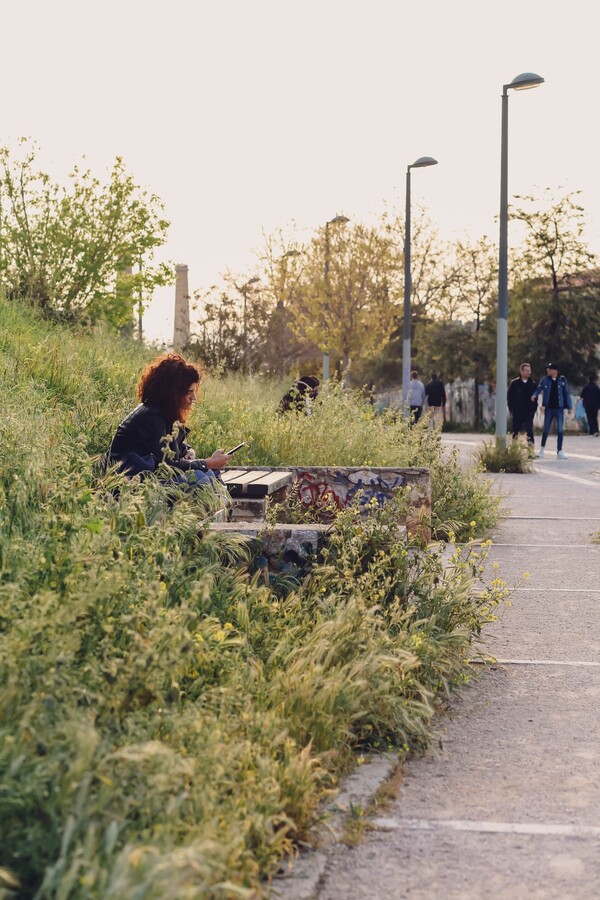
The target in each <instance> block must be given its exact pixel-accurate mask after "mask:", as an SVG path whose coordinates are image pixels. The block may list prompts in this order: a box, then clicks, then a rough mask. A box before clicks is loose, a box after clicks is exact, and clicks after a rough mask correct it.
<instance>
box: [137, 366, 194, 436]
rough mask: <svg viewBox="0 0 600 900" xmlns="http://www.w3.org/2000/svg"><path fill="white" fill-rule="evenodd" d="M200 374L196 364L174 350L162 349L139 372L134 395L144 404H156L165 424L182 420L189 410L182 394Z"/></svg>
mask: <svg viewBox="0 0 600 900" xmlns="http://www.w3.org/2000/svg"><path fill="white" fill-rule="evenodd" d="M201 377H202V373H201V372H200V369H199V368H198V366H196V365H194V364H193V363H189V362H186V360H185V359H184V358H183V357H182V356H179V354H178V353H165V354H164V355H163V356H159V357H157V359H155V360H153V361H152V362H151V363H149V364H148V365H147V366H146V368H145V369H144V371H143V372H142V377H141V378H140V383H139V384H138V389H137V393H138V397H139V399H140V400H141V401H142V403H146V404H147V405H148V406H157V407H158V408H159V409H160V410H161V411H162V412H163V413H164V416H165V418H166V420H167V424H168V425H169V426H172V425H173V422H175V421H178V422H183V423H185V420H186V418H187V415H188V412H189V410H187V409H184V408H183V398H184V397H185V395H186V394H187V392H188V391H189V389H190V387H191V386H192V385H193V384H198V383H199V381H200V379H201Z"/></svg>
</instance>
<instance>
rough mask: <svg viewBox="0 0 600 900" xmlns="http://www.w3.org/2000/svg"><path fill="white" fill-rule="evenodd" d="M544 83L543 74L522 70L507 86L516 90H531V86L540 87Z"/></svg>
mask: <svg viewBox="0 0 600 900" xmlns="http://www.w3.org/2000/svg"><path fill="white" fill-rule="evenodd" d="M543 83H544V79H543V78H542V76H541V75H536V74H535V72H522V73H521V74H520V75H517V76H516V78H513V80H512V81H511V83H510V84H507V85H506V87H509V88H513V89H514V90H515V91H529V90H531V88H536V87H539V86H540V84H543Z"/></svg>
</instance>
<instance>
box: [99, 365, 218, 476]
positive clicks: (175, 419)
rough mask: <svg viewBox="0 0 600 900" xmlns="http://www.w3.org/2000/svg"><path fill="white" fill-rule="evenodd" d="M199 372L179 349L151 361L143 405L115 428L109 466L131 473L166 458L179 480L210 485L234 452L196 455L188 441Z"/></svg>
mask: <svg viewBox="0 0 600 900" xmlns="http://www.w3.org/2000/svg"><path fill="white" fill-rule="evenodd" d="M199 384H200V371H199V370H198V368H197V367H196V366H194V365H192V364H191V363H188V362H186V361H185V360H184V359H183V357H181V356H179V355H178V354H177V353H168V354H165V355H164V356H159V357H158V358H157V359H155V360H154V361H153V362H151V363H150V364H149V365H148V366H147V367H146V369H145V370H144V372H143V373H142V377H141V379H140V383H139V384H138V389H137V394H138V397H139V399H140V401H141V403H140V404H139V406H136V408H135V409H134V410H133V411H132V412H130V413H129V415H128V416H126V417H125V418H124V419H123V421H122V422H121V423H120V425H119V426H118V428H117V431H116V433H115V436H114V438H113V439H112V442H111V445H110V448H109V449H108V451H107V453H106V454H105V465H106V467H108V466H110V465H115V464H117V463H118V464H119V467H118V471H119V472H122V473H124V474H125V475H127V476H128V477H133V476H134V475H141V476H142V477H143V476H144V475H146V474H148V473H149V472H154V470H155V469H156V468H157V466H158V465H159V463H161V462H166V463H167V464H168V465H169V466H170V467H171V468H172V469H173V470H174V479H173V480H174V481H175V482H178V483H180V484H211V483H214V480H215V478H218V475H219V469H221V468H222V467H223V466H225V465H227V463H228V462H229V460H230V459H231V456H230V455H228V454H227V453H225V452H224V451H223V450H215V452H214V453H213V454H212V456H210V457H209V458H208V459H196V454H195V452H194V450H193V449H192V447H190V445H189V444H188V443H187V436H188V434H189V428H186V427H185V422H186V420H187V417H188V414H189V412H190V410H191V408H192V406H193V404H194V403H195V401H196V394H197V391H198V385H199Z"/></svg>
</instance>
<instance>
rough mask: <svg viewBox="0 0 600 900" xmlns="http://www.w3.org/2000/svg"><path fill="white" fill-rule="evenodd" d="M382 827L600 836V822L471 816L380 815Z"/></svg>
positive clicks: (375, 822)
mask: <svg viewBox="0 0 600 900" xmlns="http://www.w3.org/2000/svg"><path fill="white" fill-rule="evenodd" d="M373 825H374V826H375V827H376V828H380V829H381V830H382V831H442V830H443V831H475V832H484V833H487V834H538V835H542V836H544V837H553V836H555V835H556V836H558V837H582V838H585V837H600V826H598V825H554V824H542V823H536V822H478V821H473V820H471V819H437V820H432V819H394V818H391V817H390V816H385V817H384V816H380V817H378V818H376V819H373Z"/></svg>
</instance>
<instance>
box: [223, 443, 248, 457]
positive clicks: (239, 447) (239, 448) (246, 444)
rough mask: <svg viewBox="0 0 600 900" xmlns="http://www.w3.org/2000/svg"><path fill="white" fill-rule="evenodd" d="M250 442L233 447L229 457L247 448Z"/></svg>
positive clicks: (228, 452)
mask: <svg viewBox="0 0 600 900" xmlns="http://www.w3.org/2000/svg"><path fill="white" fill-rule="evenodd" d="M247 446H248V441H242V443H241V444H238V445H237V447H233V448H232V449H231V450H228V451H227V456H231V454H232V453H237V452H238V450H241V449H242V447H247Z"/></svg>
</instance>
